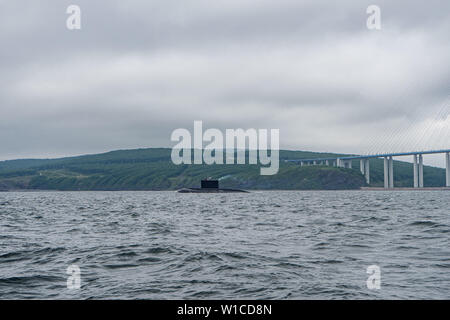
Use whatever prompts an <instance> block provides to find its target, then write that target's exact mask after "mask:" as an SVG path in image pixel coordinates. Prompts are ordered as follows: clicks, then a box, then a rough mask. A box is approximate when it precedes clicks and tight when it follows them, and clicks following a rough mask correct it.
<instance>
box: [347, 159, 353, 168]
mask: <svg viewBox="0 0 450 320" xmlns="http://www.w3.org/2000/svg"><path fill="white" fill-rule="evenodd" d="M346 164H347V166H346V168H349V169H351V168H352V160H347V161H346Z"/></svg>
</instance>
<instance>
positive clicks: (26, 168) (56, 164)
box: [0, 148, 445, 190]
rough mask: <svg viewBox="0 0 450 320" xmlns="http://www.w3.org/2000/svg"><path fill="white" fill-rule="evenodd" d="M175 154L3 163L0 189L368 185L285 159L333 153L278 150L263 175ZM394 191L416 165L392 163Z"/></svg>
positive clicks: (375, 179)
mask: <svg viewBox="0 0 450 320" xmlns="http://www.w3.org/2000/svg"><path fill="white" fill-rule="evenodd" d="M170 153H171V149H164V148H150V149H135V150H118V151H111V152H107V153H102V154H95V155H85V156H78V157H68V158H60V159H25V160H10V161H1V162H0V190H17V189H44V190H175V189H179V188H182V187H194V186H198V185H199V183H200V180H201V179H202V178H205V177H213V178H220V179H221V182H220V184H221V187H228V188H242V189H266V190H267V189H287V190H293V189H299V190H304V189H328V190H333V189H358V188H360V187H362V186H366V184H365V181H364V177H363V176H362V175H361V173H360V172H359V161H354V162H353V169H343V168H334V167H326V166H308V167H300V166H299V165H297V164H294V163H289V162H284V160H287V159H299V158H314V157H327V156H335V155H333V154H329V153H314V152H304V151H286V150H282V151H280V170H279V172H278V174H276V175H273V176H261V175H260V171H259V169H260V165H178V166H177V165H174V164H172V162H171V159H170ZM370 168H371V172H370V173H371V180H372V181H371V186H382V185H383V161H382V160H380V159H373V160H371V161H370ZM444 172H445V170H444V169H441V168H434V167H425V168H424V180H425V185H426V186H429V187H431V186H443V185H444V183H445V175H444ZM394 174H395V186H398V187H411V186H412V184H413V176H412V175H413V169H412V164H410V163H406V162H399V161H395V162H394Z"/></svg>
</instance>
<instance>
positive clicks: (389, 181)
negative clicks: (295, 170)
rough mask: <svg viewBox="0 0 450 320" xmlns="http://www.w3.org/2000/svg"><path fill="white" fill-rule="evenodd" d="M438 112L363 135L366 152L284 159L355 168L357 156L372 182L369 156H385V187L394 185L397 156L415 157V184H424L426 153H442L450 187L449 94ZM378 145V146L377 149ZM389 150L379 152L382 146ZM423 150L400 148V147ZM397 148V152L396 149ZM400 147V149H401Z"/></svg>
mask: <svg viewBox="0 0 450 320" xmlns="http://www.w3.org/2000/svg"><path fill="white" fill-rule="evenodd" d="M437 110H438V112H437V113H436V114H435V116H434V117H433V116H431V117H430V114H429V113H430V112H429V111H426V112H425V113H424V114H423V119H421V121H418V122H419V123H417V121H411V122H409V123H408V124H407V127H398V126H397V127H393V128H392V130H387V132H383V133H380V134H376V135H372V136H370V137H364V139H363V143H364V148H365V149H367V153H366V154H365V155H350V156H339V157H338V156H337V157H330V158H312V159H295V160H285V161H287V162H295V163H298V164H300V165H302V166H307V165H330V166H336V167H343V168H352V162H353V161H354V160H360V170H361V173H362V174H363V175H364V176H365V178H366V182H367V184H370V162H369V160H370V159H374V158H379V159H384V187H385V188H386V189H390V188H394V160H393V158H394V157H407V156H411V157H412V158H413V159H412V160H413V171H414V172H413V174H414V188H423V187H424V181H423V157H424V155H430V154H442V155H443V156H444V158H445V168H446V171H445V176H446V179H445V181H446V182H445V186H446V187H450V149H449V148H448V147H449V143H450V96H447V97H446V99H445V100H444V101H443V102H442V103H439V105H438V106H437ZM377 149H378V150H377ZM380 149H381V150H389V151H388V152H380V151H379V150H380ZM408 149H409V150H421V151H406V152H405V151H401V150H408ZM395 150H397V152H396V151H395ZM399 151H401V152H399Z"/></svg>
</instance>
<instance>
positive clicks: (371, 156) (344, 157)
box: [284, 149, 450, 162]
mask: <svg viewBox="0 0 450 320" xmlns="http://www.w3.org/2000/svg"><path fill="white" fill-rule="evenodd" d="M447 152H450V149H445V150H429V151H413V152H400V153H382V154H371V155H364V156H362V155H350V156H342V157H339V156H338V157H330V158H310V159H290V160H284V161H286V162H300V161H326V160H337V159H342V160H353V159H370V158H384V157H400V156H413V155H419V154H434V153H447Z"/></svg>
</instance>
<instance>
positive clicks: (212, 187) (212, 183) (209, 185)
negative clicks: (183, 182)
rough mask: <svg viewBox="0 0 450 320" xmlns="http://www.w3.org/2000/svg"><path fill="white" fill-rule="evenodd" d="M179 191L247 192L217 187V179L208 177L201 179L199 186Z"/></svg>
mask: <svg viewBox="0 0 450 320" xmlns="http://www.w3.org/2000/svg"><path fill="white" fill-rule="evenodd" d="M178 192H180V193H238V192H241V193H248V191H246V190H240V189H225V188H222V189H221V188H219V180H212V179H210V178H208V179H203V180H201V185H200V188H183V189H180V190H178Z"/></svg>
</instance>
